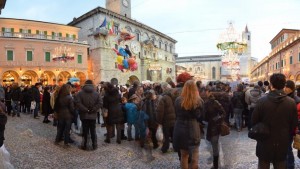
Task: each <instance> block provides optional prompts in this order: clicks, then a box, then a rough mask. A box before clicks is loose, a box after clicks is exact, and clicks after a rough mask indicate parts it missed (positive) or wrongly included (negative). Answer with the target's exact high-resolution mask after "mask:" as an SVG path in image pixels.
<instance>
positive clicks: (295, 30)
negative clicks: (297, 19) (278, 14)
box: [269, 28, 300, 44]
mask: <svg viewBox="0 0 300 169" xmlns="http://www.w3.org/2000/svg"><path fill="white" fill-rule="evenodd" d="M298 31H300V30H299V29H286V28H283V29H281V31H279V32H278V33H277V34H276V36H275V37H274V38H273V39H272V40H271V41H270V42H269V43H270V44H271V43H272V42H273V41H274V40H275V39H277V38H278V37H279V36H280V35H282V34H283V32H298Z"/></svg>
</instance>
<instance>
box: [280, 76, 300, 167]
mask: <svg viewBox="0 0 300 169" xmlns="http://www.w3.org/2000/svg"><path fill="white" fill-rule="evenodd" d="M295 90H296V86H295V83H294V82H293V81H291V80H287V81H286V83H285V87H284V92H285V94H287V96H289V97H290V98H292V99H294V100H295V102H296V105H297V111H298V118H299V115H300V98H299V97H298V96H296V94H295ZM298 123H299V119H298ZM298 125H299V124H298ZM294 136H295V133H294V132H293V133H291V135H290V140H289V147H288V154H287V159H286V160H287V161H286V163H287V169H294V168H295V158H294V154H293V148H292V143H293V138H294ZM298 152H299V150H298Z"/></svg>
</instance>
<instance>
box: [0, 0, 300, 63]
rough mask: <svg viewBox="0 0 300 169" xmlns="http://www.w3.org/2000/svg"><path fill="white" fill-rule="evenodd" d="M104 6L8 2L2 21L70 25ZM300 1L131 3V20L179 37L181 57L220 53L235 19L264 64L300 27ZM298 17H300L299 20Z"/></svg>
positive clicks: (71, 1) (100, 2) (57, 0)
mask: <svg viewBox="0 0 300 169" xmlns="http://www.w3.org/2000/svg"><path fill="white" fill-rule="evenodd" d="M97 6H101V7H105V0H30V1H28V0H8V1H7V2H6V6H5V9H4V10H2V14H1V15H0V17H8V18H20V19H31V20H40V21H47V22H55V23H62V24H67V23H69V22H70V21H72V19H73V18H74V17H79V16H81V15H83V14H84V13H86V12H88V11H90V10H92V9H94V8H96V7H97ZM299 7H300V1H299V0H264V1H261V0H247V1H246V0H226V1H225V0H132V14H131V15H132V18H133V19H136V20H138V21H140V22H143V23H144V24H147V25H149V26H151V27H153V28H155V29H157V30H159V31H160V32H163V33H166V34H168V35H169V36H171V37H172V38H174V39H176V40H177V41H178V43H177V44H176V52H177V53H178V54H179V56H194V55H204V54H218V53H219V51H218V50H217V49H216V43H217V42H218V38H219V35H220V34H221V33H222V32H224V31H225V29H226V28H227V27H228V21H233V23H234V27H235V29H236V30H237V31H239V32H241V31H243V30H244V28H245V26H246V25H248V28H249V30H250V31H251V33H252V56H253V57H256V58H258V59H259V60H261V59H262V58H264V57H265V56H267V55H268V54H269V53H270V51H271V47H270V44H269V42H270V40H271V39H272V38H273V37H274V36H275V35H276V34H277V33H278V32H279V31H280V30H281V29H282V28H290V29H300V20H299V16H300V10H299ZM297 16H298V18H297Z"/></svg>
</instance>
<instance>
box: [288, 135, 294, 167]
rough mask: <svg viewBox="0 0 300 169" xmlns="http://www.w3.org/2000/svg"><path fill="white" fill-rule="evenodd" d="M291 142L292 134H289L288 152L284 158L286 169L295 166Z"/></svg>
mask: <svg viewBox="0 0 300 169" xmlns="http://www.w3.org/2000/svg"><path fill="white" fill-rule="evenodd" d="M292 144H293V136H290V140H289V147H288V153H287V158H286V168H287V169H294V168H295V158H294V154H293V148H292Z"/></svg>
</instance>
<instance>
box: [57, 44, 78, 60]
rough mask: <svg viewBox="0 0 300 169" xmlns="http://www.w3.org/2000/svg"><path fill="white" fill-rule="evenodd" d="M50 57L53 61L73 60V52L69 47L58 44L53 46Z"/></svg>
mask: <svg viewBox="0 0 300 169" xmlns="http://www.w3.org/2000/svg"><path fill="white" fill-rule="evenodd" d="M52 57H53V59H52V60H53V61H61V62H67V61H72V60H74V53H73V52H71V48H67V47H66V46H64V47H62V46H60V47H56V48H55V50H54V54H53V55H52Z"/></svg>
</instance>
